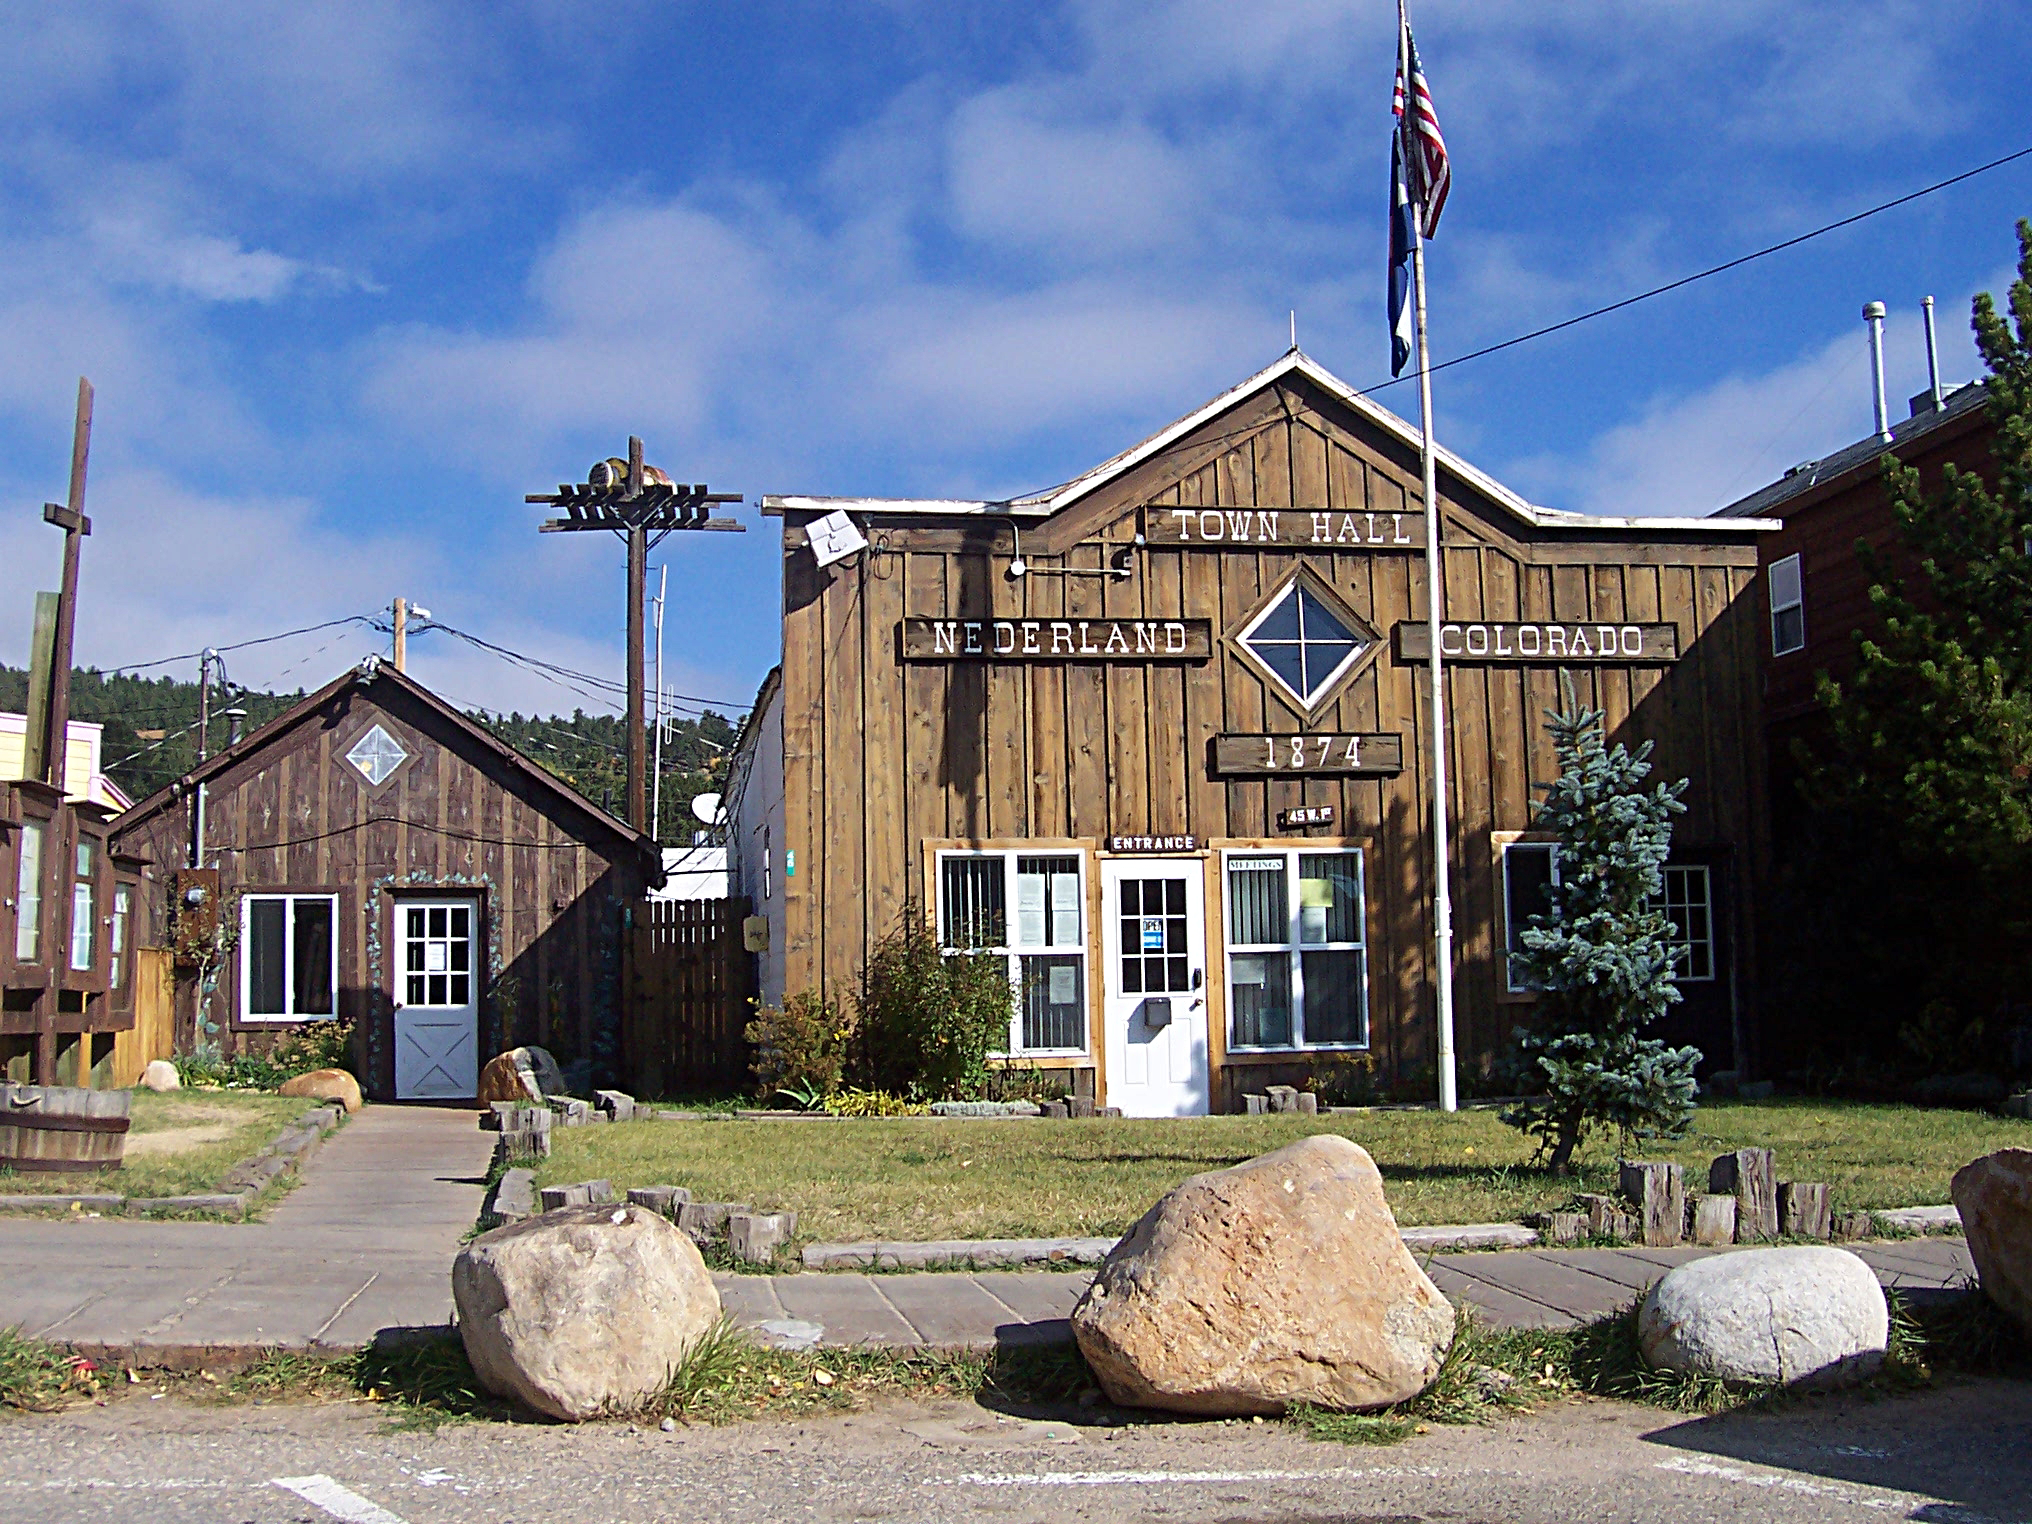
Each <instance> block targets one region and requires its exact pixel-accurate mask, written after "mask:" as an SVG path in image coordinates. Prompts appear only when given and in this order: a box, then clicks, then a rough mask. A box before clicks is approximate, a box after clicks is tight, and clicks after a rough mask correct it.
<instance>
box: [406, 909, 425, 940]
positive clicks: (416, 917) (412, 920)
mask: <svg viewBox="0 0 2032 1524" xmlns="http://www.w3.org/2000/svg"><path fill="white" fill-rule="evenodd" d="M409 934H410V935H411V936H412V937H420V936H422V935H424V915H423V912H422V911H421V910H412V911H410V912H409Z"/></svg>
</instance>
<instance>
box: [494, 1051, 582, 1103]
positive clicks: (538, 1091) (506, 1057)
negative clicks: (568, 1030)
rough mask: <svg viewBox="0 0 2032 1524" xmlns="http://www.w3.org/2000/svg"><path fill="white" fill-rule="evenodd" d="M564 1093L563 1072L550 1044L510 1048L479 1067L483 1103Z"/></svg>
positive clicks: (537, 1099)
mask: <svg viewBox="0 0 2032 1524" xmlns="http://www.w3.org/2000/svg"><path fill="white" fill-rule="evenodd" d="M563 1094H565V1085H564V1075H563V1073H562V1072H561V1071H560V1070H559V1069H558V1067H557V1060H556V1059H554V1058H552V1057H551V1056H550V1050H549V1049H548V1048H510V1049H509V1050H508V1051H507V1052H506V1053H497V1054H495V1055H494V1056H493V1057H492V1058H490V1059H488V1060H487V1066H486V1067H485V1068H484V1069H482V1070H481V1071H480V1095H479V1101H480V1104H481V1105H482V1106H485V1105H487V1104H488V1103H489V1102H491V1101H535V1102H536V1103H537V1104H538V1105H542V1104H543V1102H545V1101H547V1100H549V1099H550V1097H552V1096H554V1095H563Z"/></svg>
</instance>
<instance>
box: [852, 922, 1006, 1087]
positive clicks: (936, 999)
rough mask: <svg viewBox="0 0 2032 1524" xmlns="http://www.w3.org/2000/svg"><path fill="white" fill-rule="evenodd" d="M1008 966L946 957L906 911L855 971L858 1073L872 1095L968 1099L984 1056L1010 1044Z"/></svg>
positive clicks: (983, 1083)
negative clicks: (872, 1088) (858, 979)
mask: <svg viewBox="0 0 2032 1524" xmlns="http://www.w3.org/2000/svg"><path fill="white" fill-rule="evenodd" d="M1015 1001H1016V996H1015V991H1014V990H1013V989H1012V988H1011V987H1010V984H1009V963H1008V960H1007V959H1006V958H1004V957H1002V956H1001V955H1000V954H996V953H948V952H944V951H943V950H941V949H940V947H939V945H938V939H937V938H936V937H935V936H933V935H932V932H931V928H930V927H929V926H927V925H926V924H925V923H924V920H923V918H922V917H921V916H920V915H918V914H917V913H916V912H915V911H914V910H912V909H908V908H906V910H905V912H904V916H903V920H902V923H901V925H899V926H898V928H897V929H896V930H895V931H894V932H892V933H891V934H890V935H889V936H887V937H885V938H883V940H882V941H881V942H879V943H877V944H876V946H875V950H874V952H873V953H871V954H870V955H869V957H868V962H867V965H866V966H865V967H864V968H863V969H862V970H861V991H860V1008H861V1034H860V1035H861V1050H860V1055H861V1067H862V1070H863V1072H864V1074H865V1076H866V1078H867V1079H868V1080H869V1081H870V1082H871V1083H872V1084H873V1085H874V1086H875V1087H876V1088H878V1089H883V1090H895V1091H899V1092H903V1093H906V1094H921V1095H924V1096H928V1097H930V1098H931V1099H933V1100H947V1099H952V1100H975V1099H978V1098H979V1097H980V1096H981V1094H982V1093H983V1092H984V1091H985V1090H986V1088H987V1083H988V1055H989V1054H990V1053H991V1052H993V1051H995V1050H996V1049H997V1048H1000V1047H1002V1046H1004V1045H1005V1044H1006V1043H1007V1042H1008V1040H1009V1021H1010V1018H1011V1016H1012V1015H1013V1013H1014V1010H1015Z"/></svg>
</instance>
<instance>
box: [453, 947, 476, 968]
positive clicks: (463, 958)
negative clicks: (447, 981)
mask: <svg viewBox="0 0 2032 1524" xmlns="http://www.w3.org/2000/svg"><path fill="white" fill-rule="evenodd" d="M472 956H473V944H472V943H470V942H467V941H463V940H461V941H456V942H454V943H452V972H453V973H455V974H463V973H465V972H466V971H467V969H468V968H469V967H470V966H471V962H470V960H471V958H472Z"/></svg>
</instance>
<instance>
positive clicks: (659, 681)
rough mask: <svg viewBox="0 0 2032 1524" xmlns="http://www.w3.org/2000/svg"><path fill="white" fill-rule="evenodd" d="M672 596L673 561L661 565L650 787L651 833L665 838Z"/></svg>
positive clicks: (657, 605) (659, 568)
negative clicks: (667, 642)
mask: <svg viewBox="0 0 2032 1524" xmlns="http://www.w3.org/2000/svg"><path fill="white" fill-rule="evenodd" d="M669 595H670V563H669V562H668V561H666V562H664V563H663V565H662V566H660V567H658V568H657V578H656V757H655V760H654V762H652V763H651V776H652V777H654V778H655V779H656V782H655V784H654V785H653V786H652V787H651V788H650V790H649V796H650V797H649V834H650V835H651V836H654V837H655V838H656V839H657V840H658V841H659V842H660V841H662V840H663V600H664V599H665V598H667V597H668V596H669Z"/></svg>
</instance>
